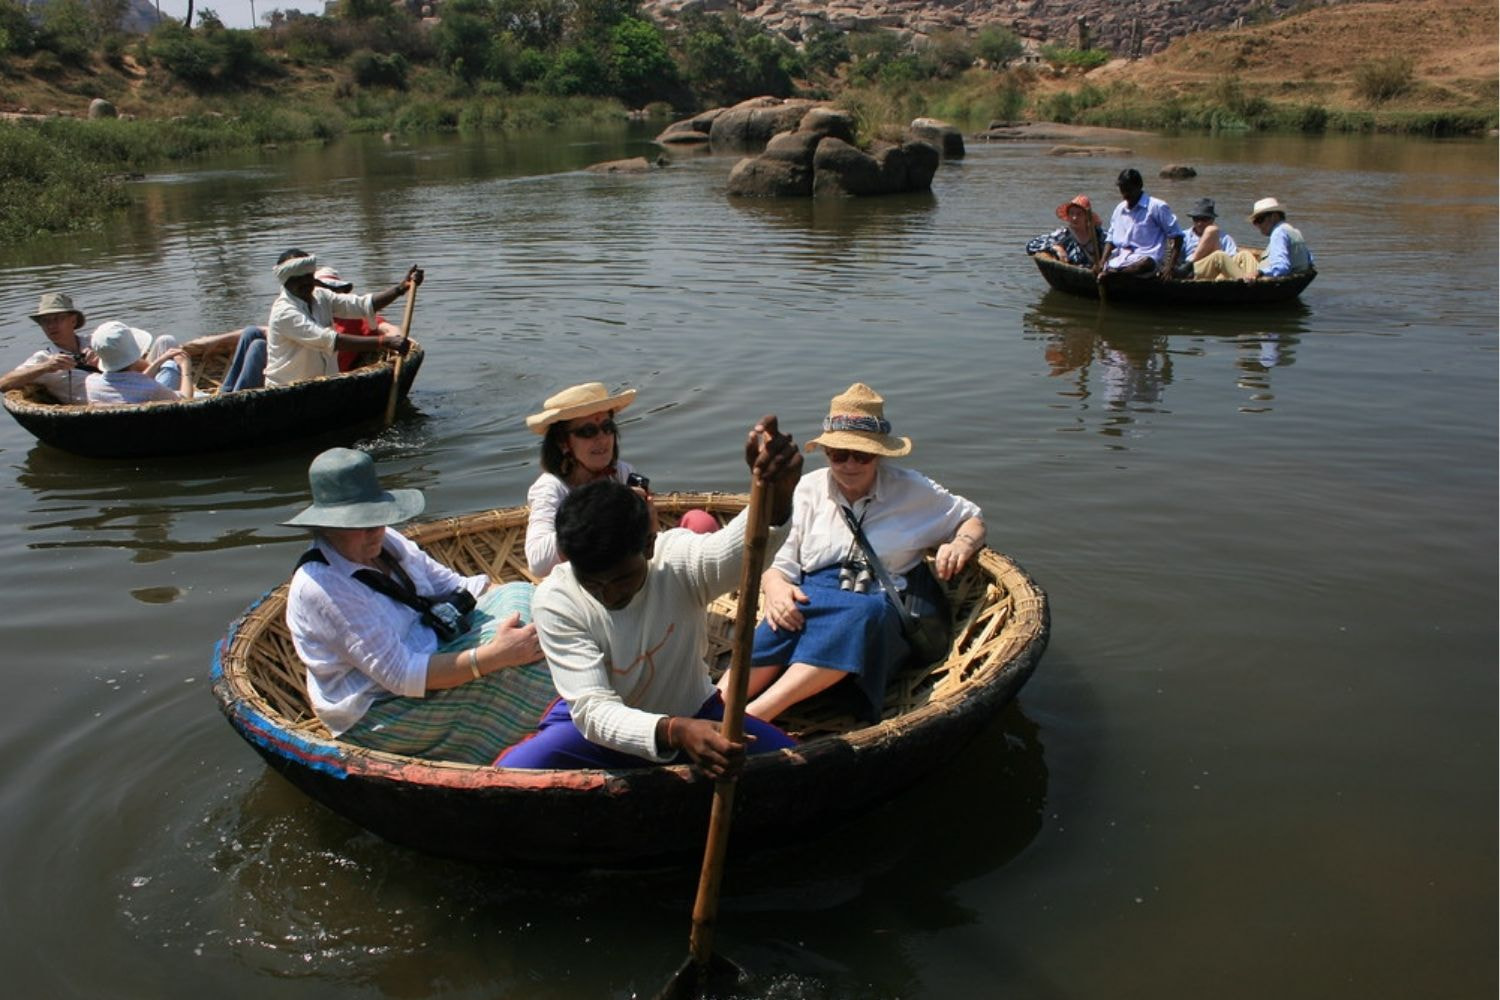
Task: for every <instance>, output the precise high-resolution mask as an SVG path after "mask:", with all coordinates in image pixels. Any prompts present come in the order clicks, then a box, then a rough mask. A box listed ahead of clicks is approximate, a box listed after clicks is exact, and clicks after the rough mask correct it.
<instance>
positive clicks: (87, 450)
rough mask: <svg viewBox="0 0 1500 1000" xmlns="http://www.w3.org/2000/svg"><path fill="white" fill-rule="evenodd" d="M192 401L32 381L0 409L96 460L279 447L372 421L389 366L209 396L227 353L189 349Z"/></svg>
mask: <svg viewBox="0 0 1500 1000" xmlns="http://www.w3.org/2000/svg"><path fill="white" fill-rule="evenodd" d="M185 349H186V350H187V351H188V354H189V360H190V362H191V370H192V378H193V385H194V388H195V392H194V395H193V397H192V398H191V399H182V400H176V401H170V402H167V401H163V402H156V403H138V404H134V405H128V406H81V405H71V406H70V405H64V404H61V403H55V402H51V401H50V400H51V397H50V396H48V395H47V393H46V390H44V389H42V388H41V387H40V386H37V385H29V386H25V387H24V388H20V389H12V390H11V391H10V392H7V393H6V394H5V409H6V410H7V411H8V412H9V413H10V415H11V416H13V417H15V418H16V421H17V422H18V423H20V425H21V426H22V427H24V428H26V429H27V430H28V431H30V432H31V433H32V434H34V435H35V436H36V438H37V440H39V441H41V442H42V443H43V444H47V445H51V446H52V447H54V448H60V449H62V450H63V451H69V452H72V453H74V454H76V455H88V456H92V457H95V458H144V457H148V456H158V455H187V454H194V453H199V452H209V451H230V450H234V449H239V448H252V447H265V446H271V445H279V444H286V443H288V442H291V441H297V440H301V439H304V438H309V437H315V436H319V435H323V434H325V433H327V432H330V431H336V430H341V429H348V428H353V427H356V426H358V425H361V424H366V423H373V422H375V421H378V420H379V419H380V418H381V417H382V416H383V415H384V413H385V409H386V405H387V403H388V401H389V399H390V393H391V378H392V372H393V368H394V362H393V361H392V360H390V359H389V358H384V359H381V360H379V361H376V362H375V363H373V364H369V365H365V366H363V367H360V368H355V369H353V370H351V371H347V372H340V373H338V374H337V375H327V376H323V377H321V378H314V379H308V380H306V381H303V382H294V383H292V384H291V385H283V386H275V387H267V388H261V389H241V390H239V391H238V392H228V393H216V391H215V390H216V389H217V388H218V385H219V381H220V378H221V377H222V375H223V372H224V368H225V367H226V366H227V364H228V361H229V356H228V354H227V353H226V352H220V353H218V354H217V355H215V356H214V357H212V358H210V359H208V360H207V361H206V362H205V361H204V359H203V358H202V357H201V356H200V354H199V353H198V351H197V350H195V348H194V347H193V345H191V344H189V345H186V347H185ZM422 357H423V351H422V346H421V344H419V343H417V341H415V340H413V341H411V342H410V348H409V350H408V351H407V354H406V356H405V358H403V359H402V363H401V383H400V387H399V389H398V393H399V398H405V396H406V394H407V393H408V392H410V391H411V386H412V383H413V382H414V381H415V380H416V377H417V372H418V371H419V370H420V369H421V367H422Z"/></svg>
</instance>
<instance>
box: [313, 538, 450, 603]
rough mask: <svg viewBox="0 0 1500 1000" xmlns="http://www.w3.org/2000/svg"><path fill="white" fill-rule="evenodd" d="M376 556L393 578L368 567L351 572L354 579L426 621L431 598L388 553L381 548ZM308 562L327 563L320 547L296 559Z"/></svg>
mask: <svg viewBox="0 0 1500 1000" xmlns="http://www.w3.org/2000/svg"><path fill="white" fill-rule="evenodd" d="M378 558H379V559H380V561H381V564H382V565H384V566H385V567H386V568H388V569H389V570H390V571H391V573H392V574H393V575H394V576H395V579H394V580H393V579H391V577H389V576H387V575H386V574H384V573H380V572H377V571H375V570H373V569H368V568H361V569H357V570H355V571H354V573H353V574H352V575H353V577H354V579H356V580H358V581H359V582H360V583H362V584H364V585H365V586H366V587H369V588H370V589H371V590H373V591H375V592H377V593H380V594H384V595H385V596H386V597H389V598H390V599H391V600H393V601H397V602H399V603H401V604H404V605H406V606H407V607H409V608H411V609H412V610H413V611H415V612H417V614H419V615H421V616H422V619H423V621H426V620H427V618H428V616H429V615H431V613H432V605H433V600H432V598H430V597H423V596H422V595H421V594H419V593H417V587H416V585H415V584H414V583H412V582H411V577H409V576H407V575H406V570H404V569H402V568H401V563H400V562H399V561H398V560H396V559H394V558H392V557H391V555H390V553H388V552H386V551H385V550H383V549H382V550H381V553H380V555H379V557H378ZM310 562H315V563H322V564H324V565H325V566H326V565H328V557H327V556H325V555H323V552H322V550H321V549H319V548H317V547H316V546H314V547H313V548H310V549H308V550H307V551H306V552H304V553H302V558H301V559H298V560H297V566H298V567H299V568H300V567H301V566H303V565H305V564H306V563H310Z"/></svg>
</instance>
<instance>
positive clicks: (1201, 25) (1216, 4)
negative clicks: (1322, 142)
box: [641, 0, 1344, 58]
mask: <svg viewBox="0 0 1500 1000" xmlns="http://www.w3.org/2000/svg"><path fill="white" fill-rule="evenodd" d="M1303 2H1304V0H1135V2H1133V3H1121V2H1120V0H829V2H821V0H645V2H644V3H642V4H641V9H642V10H643V11H645V12H646V13H647V14H649V15H651V16H652V17H654V18H655V19H656V20H658V21H661V22H663V23H665V24H669V25H675V24H676V23H677V22H678V20H679V18H680V17H681V15H682V13H683V12H684V11H685V10H688V9H692V10H695V11H701V12H704V13H724V12H734V13H736V14H738V15H739V16H740V17H743V18H745V19H746V20H748V21H752V22H754V23H756V24H759V25H760V26H761V27H762V28H764V29H765V30H767V31H769V32H772V33H773V34H776V35H780V36H781V37H782V38H785V39H786V40H787V41H789V42H791V43H792V44H794V45H798V44H801V43H802V42H803V41H804V40H806V39H807V38H808V37H809V36H811V35H814V34H816V33H818V32H820V31H829V30H832V31H840V32H851V31H877V30H885V31H892V32H896V33H897V34H899V35H901V36H902V37H903V38H904V39H906V40H908V41H912V42H915V43H917V44H920V43H922V42H923V41H925V40H926V39H928V38H930V37H931V36H933V35H939V34H943V33H946V32H954V31H957V32H963V33H966V34H971V35H972V34H977V33H978V32H979V31H980V30H981V29H983V28H985V27H987V26H989V25H991V24H998V25H1000V26H1001V27H1004V28H1007V29H1009V30H1011V31H1014V32H1015V33H1016V34H1017V35H1019V36H1020V37H1021V38H1022V39H1025V40H1028V41H1030V42H1032V43H1033V47H1035V45H1036V44H1037V43H1052V44H1057V45H1064V46H1067V47H1070V48H1096V49H1103V50H1105V51H1107V52H1112V53H1114V54H1115V55H1117V56H1127V57H1132V58H1137V57H1140V56H1146V55H1151V54H1153V53H1156V52H1160V51H1161V50H1162V49H1164V48H1166V47H1167V45H1169V44H1170V43H1171V41H1172V40H1173V39H1174V38H1181V37H1182V36H1184V35H1189V34H1192V33H1194V32H1198V31H1206V30H1209V29H1211V28H1228V27H1232V26H1234V25H1236V24H1238V23H1243V21H1244V20H1245V18H1247V17H1265V16H1266V15H1267V14H1269V15H1271V16H1272V17H1278V16H1280V15H1282V14H1286V13H1288V12H1289V11H1291V10H1293V9H1295V8H1296V7H1298V6H1301V4H1302V3H1303ZM1328 2H1331V3H1338V2H1344V0H1328Z"/></svg>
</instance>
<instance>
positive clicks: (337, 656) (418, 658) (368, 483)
mask: <svg viewBox="0 0 1500 1000" xmlns="http://www.w3.org/2000/svg"><path fill="white" fill-rule="evenodd" d="M307 478H308V485H309V486H310V487H311V490H312V498H313V502H312V504H311V505H309V506H308V507H307V508H306V509H305V510H303V511H302V512H301V513H299V514H297V515H296V516H295V517H293V518H291V519H290V520H288V521H285V522H283V523H284V524H287V525H291V526H297V527H306V528H311V529H312V532H313V543H312V547H311V548H309V549H308V550H307V551H306V552H305V553H303V555H302V558H301V559H300V560H299V561H298V564H297V569H296V572H295V573H293V575H292V583H291V587H290V590H289V593H288V594H287V609H286V620H287V626H288V627H289V628H290V629H291V633H292V642H293V644H294V645H295V646H296V649H297V655H298V656H299V657H300V658H301V659H302V662H303V664H304V665H305V666H306V667H307V693H308V697H309V700H310V701H311V702H312V707H313V711H314V712H315V713H316V714H317V716H318V718H319V719H320V720H321V721H322V722H323V724H324V725H325V726H327V727H328V730H329V732H330V733H331V734H332V735H333V736H335V737H337V738H340V739H342V740H345V741H347V742H350V743H355V744H358V745H360V746H365V747H369V748H371V749H374V750H383V751H386V752H389V753H398V754H405V755H407V756H413V757H424V758H428V759H432V760H454V761H461V762H464V763H471V764H487V763H489V762H490V761H493V760H494V759H495V757H496V756H498V755H499V753H500V751H502V750H504V749H505V748H506V747H507V746H509V745H510V744H511V743H513V742H515V740H517V739H519V738H520V737H521V736H522V735H524V733H525V732H526V731H527V728H528V727H520V726H518V725H517V724H516V722H515V721H514V720H513V718H512V717H513V716H515V715H516V714H517V713H516V712H515V706H516V704H517V703H518V702H520V703H523V704H528V705H529V704H532V703H535V702H536V701H538V700H539V699H540V700H542V701H545V700H546V699H547V698H549V697H550V696H551V690H552V683H551V678H550V677H549V675H548V673H547V670H546V667H545V665H543V664H542V663H541V662H540V661H541V648H540V646H539V645H538V644H537V638H536V630H535V628H534V627H533V626H532V625H530V624H529V622H530V617H531V591H532V587H531V585H530V584H527V583H510V584H504V585H496V584H493V583H491V581H490V579H489V577H487V576H485V575H483V574H479V575H476V576H463V575H461V574H459V573H456V572H454V571H453V570H451V569H449V568H448V567H446V566H444V565H443V564H442V563H439V562H438V561H437V560H435V559H433V558H431V557H430V556H428V555H427V554H426V553H424V552H423V551H422V550H421V549H419V548H418V547H417V546H416V545H415V544H414V543H412V542H411V541H410V540H408V539H407V538H406V537H405V536H404V535H402V534H401V533H400V532H399V531H397V530H395V529H394V528H393V527H391V526H392V525H394V524H399V523H401V522H403V521H407V520H410V519H411V518H413V517H415V516H417V515H418V514H420V513H422V510H423V508H424V507H425V500H424V498H423V496H422V493H421V491H419V490H410V489H398V490H387V489H384V488H383V487H382V486H381V485H380V481H379V479H378V478H377V476H376V474H375V463H374V460H372V459H371V458H370V456H369V455H368V454H366V453H364V452H362V451H355V450H353V449H350V448H332V449H330V450H328V451H325V452H323V453H322V454H321V455H319V456H318V457H317V458H315V459H313V461H312V465H311V466H310V467H309V469H308V475H307ZM466 598H467V599H466ZM475 603H477V607H475V608H474V610H473V611H472V612H471V613H470V614H469V615H468V616H465V615H464V614H463V610H462V609H463V608H464V607H465V606H468V607H474V604H475ZM440 633H442V636H443V637H442V638H440ZM528 718H529V717H528Z"/></svg>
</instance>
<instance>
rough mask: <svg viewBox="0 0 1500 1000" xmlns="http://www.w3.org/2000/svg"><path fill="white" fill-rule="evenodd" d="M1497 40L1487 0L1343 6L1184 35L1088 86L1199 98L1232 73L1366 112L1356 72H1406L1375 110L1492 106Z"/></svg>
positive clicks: (1265, 90) (1498, 65) (1499, 26)
mask: <svg viewBox="0 0 1500 1000" xmlns="http://www.w3.org/2000/svg"><path fill="white" fill-rule="evenodd" d="M1497 37H1500V13H1497V7H1496V4H1495V0H1358V2H1355V0H1350V2H1347V3H1344V4H1341V5H1339V6H1336V7H1330V8H1329V9H1326V10H1312V11H1308V12H1306V13H1303V14H1300V15H1298V16H1296V17H1292V18H1288V19H1286V20H1281V21H1277V22H1276V23H1273V24H1264V25H1259V26H1256V27H1254V28H1242V29H1236V30H1226V31H1213V32H1206V33H1203V34H1199V35H1194V36H1193V37H1191V38H1184V39H1181V40H1180V41H1178V42H1176V43H1175V44H1173V45H1172V46H1171V47H1170V48H1169V49H1167V50H1166V51H1164V52H1162V53H1161V54H1159V55H1157V56H1155V57H1154V58H1152V59H1149V60H1145V61H1142V62H1138V63H1127V62H1124V61H1120V62H1115V63H1111V64H1109V65H1107V66H1102V67H1100V68H1099V69H1097V70H1094V71H1093V72H1092V73H1090V74H1089V75H1088V79H1089V81H1090V82H1095V83H1109V82H1114V81H1119V82H1126V83H1133V84H1136V85H1138V86H1140V87H1141V88H1144V89H1149V90H1151V91H1152V92H1154V93H1158V94H1162V95H1166V94H1169V93H1178V94H1185V93H1191V92H1194V91H1202V90H1204V89H1205V88H1208V87H1211V86H1213V84H1214V82H1215V81H1218V80H1223V79H1224V78H1225V77H1229V76H1235V77H1238V78H1239V79H1240V80H1242V81H1243V82H1244V84H1245V86H1246V87H1249V88H1253V89H1254V92H1255V93H1256V94H1258V95H1259V96H1262V97H1265V98H1268V99H1271V100H1277V101H1305V102H1311V103H1317V104H1322V105H1326V106H1329V107H1338V106H1350V107H1361V106H1363V107H1368V106H1370V103H1371V102H1370V101H1369V99H1368V98H1367V97H1362V96H1361V94H1360V78H1361V74H1363V73H1367V72H1369V71H1370V69H1371V68H1372V67H1376V68H1378V67H1395V68H1396V69H1398V70H1399V69H1401V68H1403V67H1404V68H1405V69H1406V70H1407V71H1408V72H1409V75H1410V83H1409V84H1408V86H1407V87H1406V88H1405V89H1404V90H1402V91H1401V92H1399V93H1397V94H1393V95H1392V96H1391V97H1390V98H1389V99H1388V100H1385V101H1382V102H1381V106H1383V107H1386V108H1400V107H1405V108H1409V109H1413V110H1441V109H1451V108H1469V107H1477V108H1484V107H1489V108H1494V107H1495V106H1496V101H1497V97H1500V42H1497ZM1330 39H1337V40H1338V43H1337V44H1329V40H1330Z"/></svg>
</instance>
